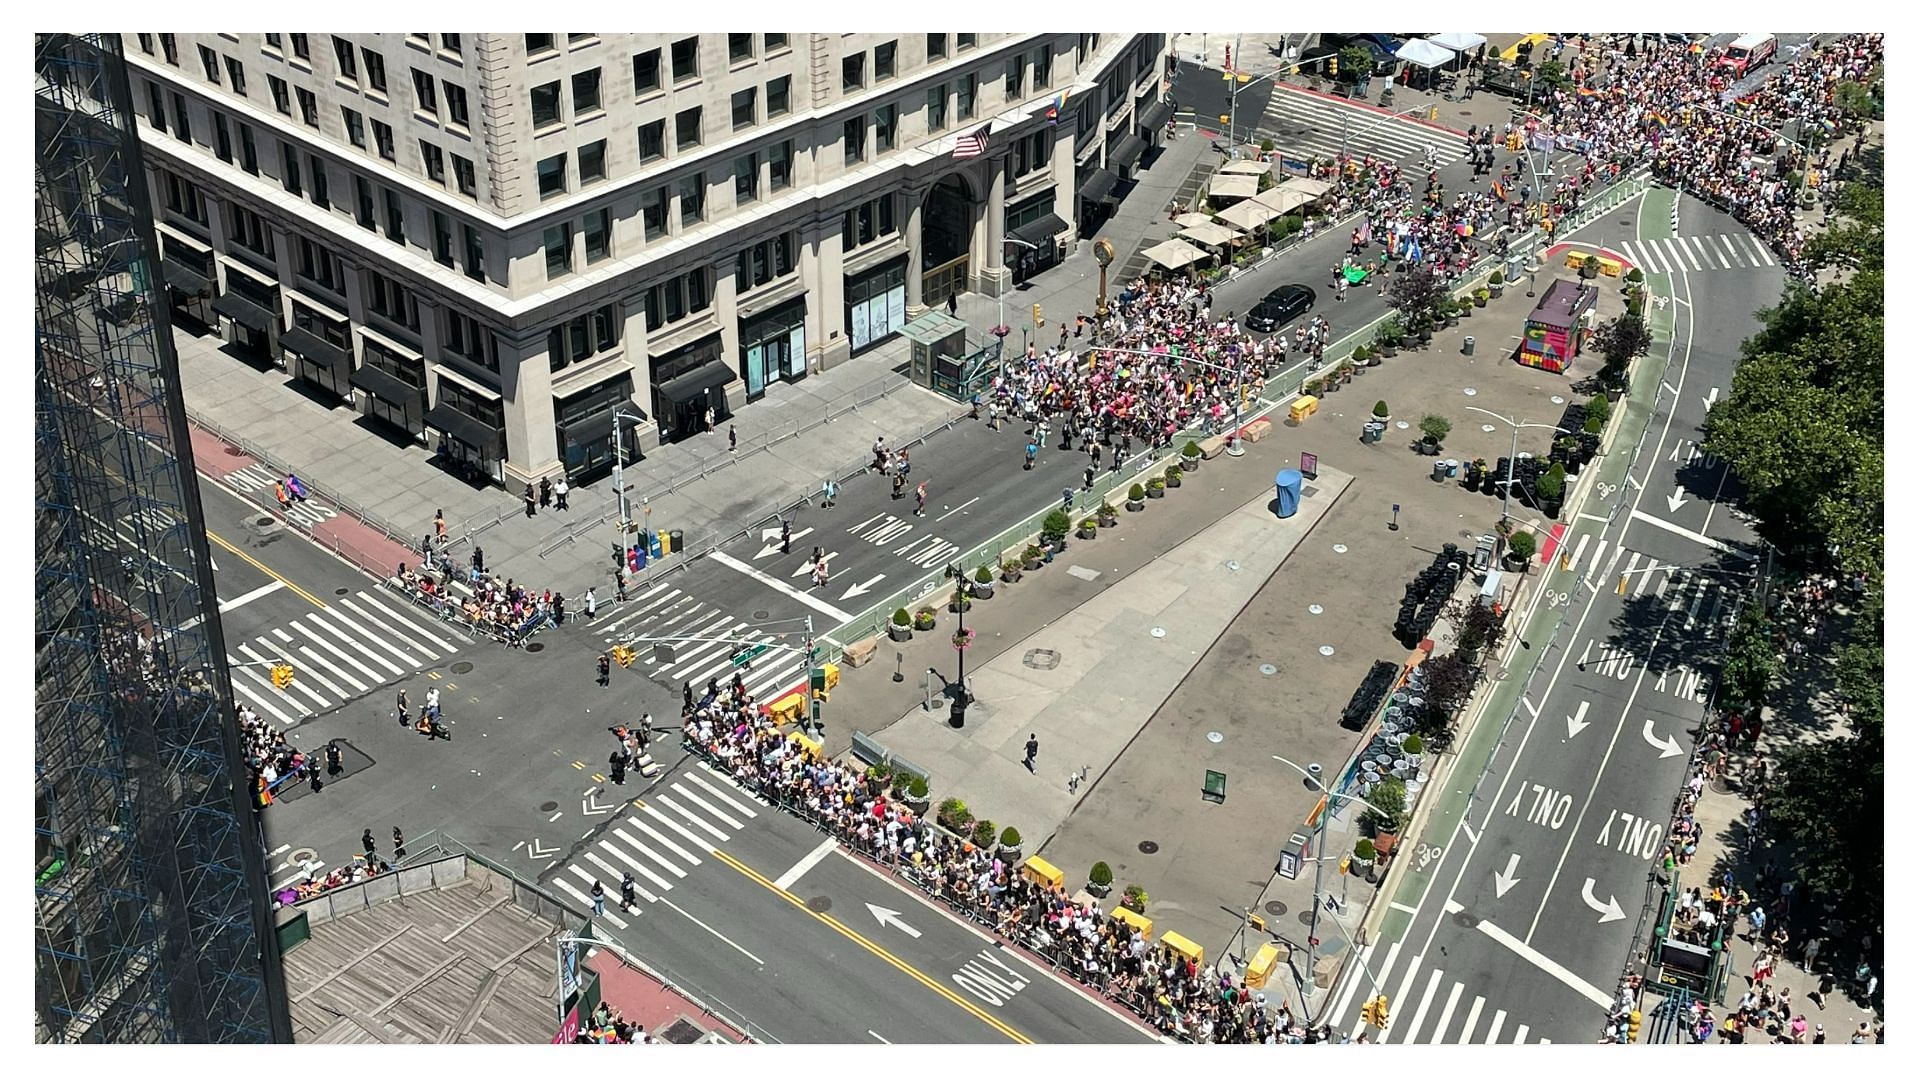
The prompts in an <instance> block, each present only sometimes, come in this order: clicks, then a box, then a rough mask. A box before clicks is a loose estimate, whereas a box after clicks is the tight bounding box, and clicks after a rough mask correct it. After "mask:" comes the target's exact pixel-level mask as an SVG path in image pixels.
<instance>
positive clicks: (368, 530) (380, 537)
mask: <svg viewBox="0 0 1920 1081" xmlns="http://www.w3.org/2000/svg"><path fill="white" fill-rule="evenodd" d="M188 433H189V435H190V436H191V438H192V440H193V464H194V468H195V469H197V470H198V471H199V472H200V474H201V475H202V476H205V477H206V478H207V479H209V480H212V481H214V482H216V483H218V484H219V485H220V486H221V487H223V488H225V489H227V490H228V491H229V492H232V493H233V494H234V495H236V496H239V497H240V498H241V499H243V500H245V501H247V502H248V503H250V504H253V505H254V506H257V507H259V508H260V509H261V510H262V511H264V512H266V513H267V514H271V515H273V516H274V517H275V518H278V519H279V520H280V521H281V522H283V523H285V524H286V525H287V526H288V527H289V528H291V529H293V530H295V531H297V532H299V533H302V534H304V535H306V536H308V537H310V538H312V539H313V541H314V542H315V543H317V544H319V545H320V546H321V547H323V548H325V549H327V550H328V551H330V552H332V553H334V554H335V555H338V556H340V557H341V558H342V559H345V560H346V561H348V562H349V563H352V564H354V565H355V566H357V567H359V568H360V569H361V570H363V571H365V572H366V573H368V574H370V575H372V576H373V577H375V578H378V579H381V580H385V579H388V578H391V577H393V576H394V574H395V572H396V571H398V570H399V569H400V564H402V563H406V564H409V565H411V564H414V563H417V562H419V559H420V553H419V552H417V551H414V550H413V549H412V548H410V547H409V546H407V545H406V544H403V543H401V542H400V541H397V540H394V539H393V538H392V537H390V536H388V535H387V533H386V532H385V531H384V530H381V529H377V528H375V527H373V526H370V525H368V524H367V523H365V522H363V521H361V520H360V519H358V518H356V517H354V516H353V515H352V514H350V513H347V512H345V511H342V510H339V509H337V508H335V507H333V506H332V505H330V504H328V503H327V502H326V501H325V500H324V499H321V498H320V497H318V496H309V497H308V498H306V499H304V500H300V501H297V502H294V503H291V504H290V505H289V506H288V507H287V509H286V510H284V511H282V510H281V508H280V504H279V500H278V499H277V498H276V497H275V496H274V488H273V485H274V481H275V480H284V479H285V477H284V475H283V474H279V473H277V472H276V471H275V470H274V469H273V467H271V466H269V465H267V464H266V463H264V462H261V461H260V460H259V459H257V458H255V457H253V456H252V455H250V454H248V453H246V452H245V451H243V450H241V449H240V448H239V447H236V446H234V445H232V444H231V443H228V442H227V441H226V440H224V439H221V438H220V437H219V436H218V435H215V434H214V433H212V432H210V431H207V430H206V429H204V428H202V427H200V426H199V425H197V424H191V423H190V424H189V425H188Z"/></svg>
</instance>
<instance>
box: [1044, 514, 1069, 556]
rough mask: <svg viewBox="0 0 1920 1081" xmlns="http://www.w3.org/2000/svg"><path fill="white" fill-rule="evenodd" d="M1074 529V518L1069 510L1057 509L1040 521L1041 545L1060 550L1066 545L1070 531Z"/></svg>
mask: <svg viewBox="0 0 1920 1081" xmlns="http://www.w3.org/2000/svg"><path fill="white" fill-rule="evenodd" d="M1072 529H1073V519H1071V518H1069V517H1067V512H1066V511H1063V510H1055V511H1052V512H1051V513H1049V514H1048V515H1047V516H1046V517H1045V518H1043V519H1041V521H1040V547H1042V548H1052V549H1054V550H1055V551H1058V550H1059V549H1061V548H1064V547H1066V539H1067V533H1068V531H1070V530H1072Z"/></svg>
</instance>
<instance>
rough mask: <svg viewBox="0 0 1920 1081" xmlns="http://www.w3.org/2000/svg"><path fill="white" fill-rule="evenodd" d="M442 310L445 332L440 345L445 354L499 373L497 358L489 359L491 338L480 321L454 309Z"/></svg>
mask: <svg viewBox="0 0 1920 1081" xmlns="http://www.w3.org/2000/svg"><path fill="white" fill-rule="evenodd" d="M442 310H443V311H445V312H446V313H447V318H446V326H447V332H446V334H445V335H444V336H443V337H442V338H441V341H440V344H441V345H442V346H445V347H446V350H447V352H449V353H452V354H453V355H454V356H457V357H463V358H465V359H467V360H471V361H473V362H474V363H475V364H478V365H480V366H481V367H483V368H490V369H492V370H494V371H499V370H500V365H499V362H498V360H497V358H493V357H491V354H492V353H493V349H492V348H491V346H492V345H493V336H492V335H490V334H488V333H487V328H486V327H484V326H481V325H480V320H478V319H475V318H474V317H473V316H471V315H468V314H467V313H466V312H463V311H458V310H456V309H454V308H443V309H442Z"/></svg>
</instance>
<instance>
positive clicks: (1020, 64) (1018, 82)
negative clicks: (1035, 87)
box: [1007, 56, 1027, 101]
mask: <svg viewBox="0 0 1920 1081" xmlns="http://www.w3.org/2000/svg"><path fill="white" fill-rule="evenodd" d="M1026 80H1027V58H1026V57H1024V56H1009V57H1007V100H1008V101H1019V100H1020V97H1021V95H1022V94H1023V93H1024V92H1025V89H1026Z"/></svg>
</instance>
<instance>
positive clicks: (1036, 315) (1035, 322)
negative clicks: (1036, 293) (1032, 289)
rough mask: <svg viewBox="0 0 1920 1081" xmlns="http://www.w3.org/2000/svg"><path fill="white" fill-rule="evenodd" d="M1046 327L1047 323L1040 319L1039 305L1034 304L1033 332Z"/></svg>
mask: <svg viewBox="0 0 1920 1081" xmlns="http://www.w3.org/2000/svg"><path fill="white" fill-rule="evenodd" d="M1046 325H1047V321H1046V320H1045V319H1044V318H1042V317H1041V315H1040V305H1038V304H1035V305H1034V306H1033V328H1034V329H1035V330H1039V329H1040V328H1041V327H1044V326H1046Z"/></svg>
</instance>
